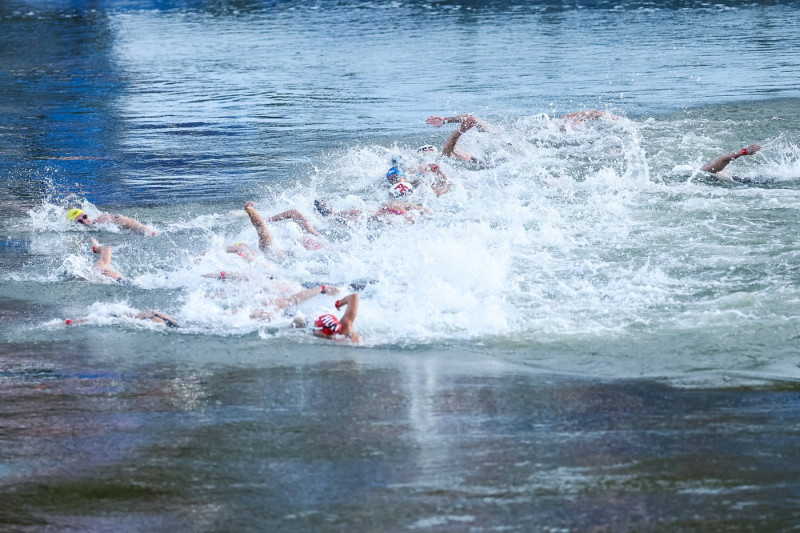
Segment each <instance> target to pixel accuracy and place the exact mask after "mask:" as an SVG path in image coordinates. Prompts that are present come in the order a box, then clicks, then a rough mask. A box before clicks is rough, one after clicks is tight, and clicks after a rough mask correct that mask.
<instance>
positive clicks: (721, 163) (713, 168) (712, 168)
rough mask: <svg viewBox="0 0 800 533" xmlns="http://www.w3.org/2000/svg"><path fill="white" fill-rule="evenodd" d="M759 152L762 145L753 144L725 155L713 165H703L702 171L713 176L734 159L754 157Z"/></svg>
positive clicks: (713, 162)
mask: <svg viewBox="0 0 800 533" xmlns="http://www.w3.org/2000/svg"><path fill="white" fill-rule="evenodd" d="M759 150H761V146H760V145H758V144H751V145H750V146H748V147H746V148H742V149H741V150H736V151H734V152H730V153H728V154H724V155H721V156H719V157H718V158H716V159H715V160H714V161H712V162H711V163H708V164H705V165H703V167H702V168H701V169H700V170H702V171H704V172H710V173H712V174H716V173H717V172H720V171H721V170H722V169H724V168H725V167H727V166H728V163H730V162H731V161H733V160H734V159H738V158H739V157H742V156H743V155H753V154H755V153H756V152H758V151H759Z"/></svg>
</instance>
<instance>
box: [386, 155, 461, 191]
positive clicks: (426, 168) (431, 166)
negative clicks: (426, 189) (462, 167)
mask: <svg viewBox="0 0 800 533" xmlns="http://www.w3.org/2000/svg"><path fill="white" fill-rule="evenodd" d="M437 153H438V151H437V150H436V147H435V146H433V145H432V144H426V145H425V146H421V147H419V148H418V149H417V154H419V156H420V157H421V158H422V163H421V164H417V165H405V164H404V162H403V161H402V158H400V157H399V156H397V157H393V158H392V165H393V166H392V168H390V169H389V172H392V169H397V170H398V171H400V172H401V173H402V177H403V178H405V172H403V171H402V170H401V166H406V171H408V172H409V173H413V174H416V175H417V176H418V178H417V179H412V180H410V181H409V183H411V185H412V186H414V187H417V186H418V185H419V184H420V183H422V178H426V177H428V176H431V175H432V176H434V177H435V179H436V181H434V182H433V183H431V189H433V192H434V193H436V197H437V198H438V197H439V196H441V195H443V194H445V193H447V192H449V191H450V187H451V186H452V184H451V183H450V180H449V179H448V177H447V174H445V173H444V171H443V170H442V167H441V166H439V164H438V163H427V162H426V161H425V159H426V158H428V157H430V156H435V155H436V154H437ZM388 177H389V173H387V179H388ZM406 181H408V180H406Z"/></svg>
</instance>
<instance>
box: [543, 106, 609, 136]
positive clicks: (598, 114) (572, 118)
mask: <svg viewBox="0 0 800 533" xmlns="http://www.w3.org/2000/svg"><path fill="white" fill-rule="evenodd" d="M621 118H622V117H621V116H619V115H614V114H613V113H608V112H606V111H598V110H596V109H592V110H590V111H577V112H575V113H567V114H566V115H561V116H560V117H558V119H557V120H558V121H559V122H561V125H560V126H559V128H558V129H560V130H561V131H567V127H569V129H571V130H574V129H576V128H577V127H579V126H581V125H583V124H585V123H587V122H589V121H590V120H598V119H610V120H619V119H621Z"/></svg>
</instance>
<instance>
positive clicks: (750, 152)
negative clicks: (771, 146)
mask: <svg viewBox="0 0 800 533" xmlns="http://www.w3.org/2000/svg"><path fill="white" fill-rule="evenodd" d="M760 150H761V145H758V144H751V145H750V146H748V147H747V148H742V155H753V154H755V153H756V152H758V151H760Z"/></svg>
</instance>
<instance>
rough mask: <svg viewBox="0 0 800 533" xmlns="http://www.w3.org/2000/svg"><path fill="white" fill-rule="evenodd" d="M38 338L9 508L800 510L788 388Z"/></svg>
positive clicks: (688, 521) (570, 515) (517, 519)
mask: <svg viewBox="0 0 800 533" xmlns="http://www.w3.org/2000/svg"><path fill="white" fill-rule="evenodd" d="M87 348H88V347H87ZM42 352H43V350H42V347H37V349H36V353H42ZM46 352H47V353H49V354H50V355H51V356H52V357H53V360H51V361H50V362H49V363H47V364H44V365H43V364H42V363H41V362H40V361H38V362H37V357H39V356H37V355H35V354H34V353H32V352H28V353H27V354H26V353H16V354H14V355H13V356H12V354H9V353H5V354H4V355H3V358H2V365H3V368H4V369H5V370H4V371H3V372H2V374H0V381H2V385H3V386H2V394H3V397H4V399H3V401H2V402H0V419H1V420H2V421H3V422H2V436H3V441H4V445H3V447H2V452H0V453H2V457H1V458H0V459H1V460H0V463H2V464H3V465H4V466H3V469H2V471H1V472H2V479H3V480H4V481H3V483H2V488H0V492H2V497H3V500H4V502H5V504H4V505H3V506H2V508H1V509H2V511H0V522H1V523H4V524H6V525H10V524H16V525H18V526H20V525H26V524H27V525H33V524H38V525H42V526H45V525H46V526H47V527H50V528H53V527H54V528H59V529H60V528H63V527H79V528H82V529H97V528H101V529H102V528H104V527H109V526H110V525H111V524H116V525H117V526H119V525H120V524H126V526H125V527H126V528H131V529H142V528H151V529H156V530H164V529H167V528H174V527H179V528H185V527H186V525H187V524H191V525H192V527H193V528H195V529H198V528H199V529H206V530H219V529H220V528H222V529H227V530H236V531H242V530H255V529H260V530H264V529H269V530H285V529H299V530H309V529H319V528H322V529H327V528H335V529H342V528H344V529H347V530H348V531H375V530H382V531H392V530H403V529H409V528H410V529H423V530H436V531H442V530H453V531H462V530H468V529H469V530H471V529H473V528H477V529H478V530H489V529H495V528H512V529H513V528H525V527H529V526H530V524H531V523H535V524H537V525H538V526H537V527H540V528H541V529H543V530H544V529H552V528H556V529H558V528H573V529H574V528H577V529H580V530H586V529H587V528H590V527H600V528H601V529H610V530H615V531H618V530H628V529H648V530H650V529H653V528H655V529H661V528H667V529H674V528H677V529H701V530H705V529H709V528H710V529H719V528H722V529H725V528H726V527H727V524H730V523H731V521H732V520H733V521H735V523H736V524H738V525H739V526H741V527H746V528H748V529H749V528H755V529H759V528H762V527H763V528H766V529H771V530H779V529H783V528H785V527H789V526H790V525H792V524H794V523H795V522H796V520H797V518H798V517H797V515H798V512H797V511H796V506H784V505H778V504H777V502H781V501H782V502H787V501H790V500H793V499H795V498H797V497H798V496H799V495H800V493H799V491H800V485H798V483H797V468H795V467H789V466H788V465H792V464H797V459H798V457H796V455H797V454H796V452H794V451H793V450H794V449H795V448H796V447H794V446H791V445H790V443H791V442H793V441H794V440H795V439H796V438H797V436H798V435H797V427H800V425H798V422H800V420H798V415H797V413H798V412H800V411H798V409H797V405H796V399H797V392H796V391H795V390H794V389H793V388H788V389H786V390H784V391H781V390H773V391H746V390H728V391H719V392H716V393H708V392H703V391H693V390H679V389H672V388H668V387H664V386H660V385H656V384H653V383H649V382H642V381H639V382H618V383H603V382H596V381H595V382H585V381H582V380H576V379H565V378H553V377H547V376H544V375H537V374H531V373H529V372H526V371H520V369H519V368H513V367H508V366H505V365H500V364H490V365H487V363H486V361H478V360H472V361H470V360H463V359H462V362H461V363H458V364H455V365H454V364H453V362H452V360H448V358H449V357H450V356H449V355H445V356H444V357H442V356H437V355H435V354H432V353H428V354H418V356H416V357H413V358H409V357H404V358H401V359H399V360H397V361H396V362H391V361H386V360H384V361H383V362H381V363H379V364H378V365H375V364H374V363H375V362H378V361H379V359H374V360H373V362H372V363H370V362H369V361H368V360H369V359H371V358H372V357H380V356H379V355H378V354H377V353H376V354H373V355H370V356H366V357H360V358H358V359H353V358H351V357H345V358H337V357H334V358H329V359H327V360H323V361H322V362H319V363H315V364H302V365H299V366H295V365H285V364H283V363H278V364H276V365H274V366H273V365H268V366H266V367H264V366H260V367H256V368H253V367H250V366H241V367H237V366H225V367H219V366H218V365H215V366H216V368H210V367H209V368H205V369H198V368H196V367H194V366H186V365H170V366H167V365H163V364H149V365H147V366H146V367H144V368H139V369H137V371H136V372H135V373H134V372H132V371H131V370H132V368H125V369H122V371H113V370H109V369H107V368H101V367H93V369H92V370H82V371H79V372H76V371H75V370H71V369H72V368H75V367H74V366H73V365H74V363H75V362H77V361H78V360H80V359H83V358H85V357H86V355H88V353H90V351H89V350H88V349H87V351H82V350H78V351H71V352H70V353H64V352H62V353H60V354H59V352H57V351H55V350H53V349H51V348H47V349H46ZM346 353H347V351H342V352H341V354H342V355H345V354H346ZM86 362H87V363H88V362H89V361H86ZM131 364H133V363H131ZM37 365H38V366H37ZM81 366H85V365H81ZM31 413H36V415H35V416H33V417H32V416H31ZM765 427H768V428H769V437H768V438H767V437H766V436H765V434H764V431H763V430H764V428H765ZM787 454H788V455H787ZM701 517H702V518H701Z"/></svg>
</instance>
